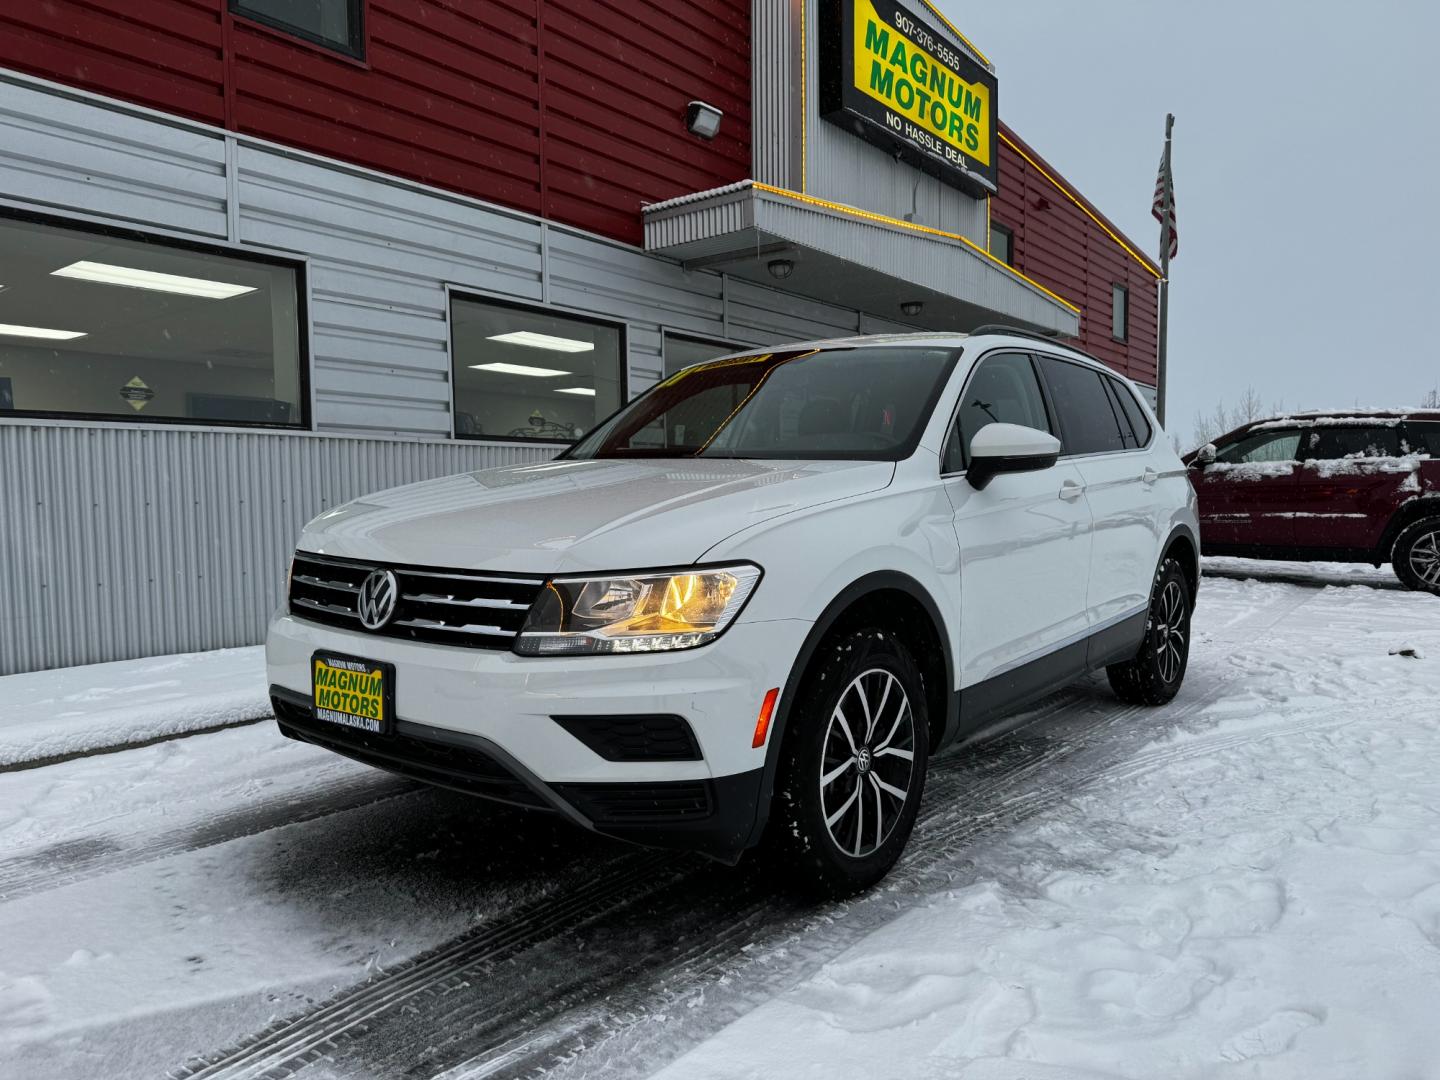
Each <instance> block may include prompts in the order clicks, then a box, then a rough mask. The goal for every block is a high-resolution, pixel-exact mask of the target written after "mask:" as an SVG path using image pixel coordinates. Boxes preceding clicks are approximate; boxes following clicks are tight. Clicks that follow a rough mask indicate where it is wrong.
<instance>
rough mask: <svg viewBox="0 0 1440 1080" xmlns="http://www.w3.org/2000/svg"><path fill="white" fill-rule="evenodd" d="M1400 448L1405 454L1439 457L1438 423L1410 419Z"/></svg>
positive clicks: (1439, 431) (1439, 430)
mask: <svg viewBox="0 0 1440 1080" xmlns="http://www.w3.org/2000/svg"><path fill="white" fill-rule="evenodd" d="M1402 449H1403V450H1404V451H1405V453H1407V454H1429V455H1430V456H1431V457H1432V458H1440V423H1433V424H1427V423H1425V422H1423V421H1421V422H1415V421H1412V422H1411V423H1409V424H1407V425H1406V426H1405V445H1404V446H1403V447H1402Z"/></svg>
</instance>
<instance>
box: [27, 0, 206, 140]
mask: <svg viewBox="0 0 1440 1080" xmlns="http://www.w3.org/2000/svg"><path fill="white" fill-rule="evenodd" d="M222 3H223V0H44V2H43V3H42V2H37V0H20V2H18V3H7V4H3V5H0V66H4V67H10V68H14V69H16V70H17V71H27V72H30V73H31V74H33V75H43V76H46V77H47V78H53V79H61V80H63V81H64V82H67V83H69V84H70V85H72V86H79V87H82V88H84V89H86V90H94V91H96V92H98V93H102V94H120V95H121V96H123V97H125V98H127V99H129V100H130V101H135V102H138V103H140V104H141V105H148V106H150V107H151V108H154V109H162V110H164V111H166V112H173V113H178V114H179V115H181V116H187V117H190V118H192V119H195V120H205V121H208V122H209V123H212V124H219V123H222V122H223V121H224V118H225V69H224V60H223V52H222V49H221V40H222V24H221V4H222Z"/></svg>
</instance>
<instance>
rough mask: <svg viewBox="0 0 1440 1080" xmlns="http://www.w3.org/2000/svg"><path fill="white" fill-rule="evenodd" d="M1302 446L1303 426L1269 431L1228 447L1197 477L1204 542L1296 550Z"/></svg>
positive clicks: (1221, 449) (1202, 538) (1206, 543)
mask: <svg viewBox="0 0 1440 1080" xmlns="http://www.w3.org/2000/svg"><path fill="white" fill-rule="evenodd" d="M1299 447H1300V430H1299V429H1298V428H1265V429H1262V430H1260V431H1254V432H1251V433H1250V434H1248V435H1243V436H1241V438H1240V439H1238V440H1237V441H1235V442H1232V443H1228V444H1226V445H1225V446H1222V447H1221V448H1220V450H1219V451H1218V452H1217V454H1216V455H1215V462H1214V463H1213V464H1211V465H1206V466H1204V468H1203V470H1202V471H1201V472H1200V475H1199V476H1197V477H1196V478H1195V494H1196V496H1197V497H1198V499H1199V502H1200V543H1201V544H1202V545H1224V546H1227V547H1231V546H1239V547H1259V548H1289V547H1291V546H1293V545H1294V543H1295V498H1296V492H1297V487H1298V483H1297V477H1296V474H1295V469H1296V452H1297V450H1298V449H1299Z"/></svg>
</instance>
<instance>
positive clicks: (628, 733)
mask: <svg viewBox="0 0 1440 1080" xmlns="http://www.w3.org/2000/svg"><path fill="white" fill-rule="evenodd" d="M551 719H552V720H554V721H555V722H556V723H557V724H559V725H560V726H561V727H563V728H564V729H565V730H566V731H568V732H570V734H571V735H574V736H575V737H576V738H577V739H579V740H580V741H581V742H583V743H584V744H585V745H586V746H588V747H589V748H590V749H591V750H594V751H595V753H597V754H599V755H600V756H601V757H602V758H604V759H605V760H606V761H699V760H701V755H700V746H699V744H698V743H697V742H696V741H695V733H694V732H693V731H691V730H690V725H689V724H688V723H686V722H685V718H684V717H681V716H663V715H662V716H552V717H551Z"/></svg>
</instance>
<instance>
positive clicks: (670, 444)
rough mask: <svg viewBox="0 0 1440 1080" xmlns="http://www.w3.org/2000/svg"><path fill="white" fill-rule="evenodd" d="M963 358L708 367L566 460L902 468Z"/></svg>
mask: <svg viewBox="0 0 1440 1080" xmlns="http://www.w3.org/2000/svg"><path fill="white" fill-rule="evenodd" d="M958 356H959V350H958V349H954V348H935V347H929V346H913V345H912V346H893V347H892V346H869V347H862V348H844V349H790V350H786V351H778V352H768V353H755V354H753V355H749V356H735V357H729V358H727V359H723V360H715V361H712V362H710V363H708V364H698V365H696V366H695V367H691V368H686V369H685V370H683V371H680V372H677V373H676V374H674V375H672V376H671V377H670V378H668V379H666V380H665V381H664V382H662V383H660V384H659V385H658V386H656V387H654V388H653V389H651V390H650V391H649V392H648V393H646V394H644V395H642V396H641V397H639V398H637V399H636V400H635V401H633V402H632V403H631V404H629V405H627V406H626V407H625V408H623V409H621V410H620V411H619V412H617V413H616V414H615V415H614V416H612V417H611V418H610V419H609V420H607V421H606V422H605V423H603V424H601V425H600V426H599V427H598V428H596V429H595V430H594V431H593V432H591V433H590V434H589V435H588V436H586V437H585V438H584V439H581V440H580V441H579V442H578V443H576V444H575V446H573V447H572V448H571V449H570V450H569V451H568V452H567V453H566V454H565V455H564V456H565V457H569V458H616V457H707V458H790V459H825V458H852V459H868V460H881V461H897V460H899V459H900V458H902V457H905V456H906V455H908V454H909V453H910V452H911V451H912V450H913V449H914V448H915V443H916V442H918V441H919V438H920V432H921V430H922V428H923V426H924V422H925V419H926V417H928V416H929V415H930V411H931V409H933V408H934V405H935V399H936V398H937V397H938V396H939V393H940V389H941V387H942V386H943V385H944V382H945V378H946V376H948V375H949V373H950V371H951V369H952V368H953V367H954V364H955V360H956V358H957V357H958Z"/></svg>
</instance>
